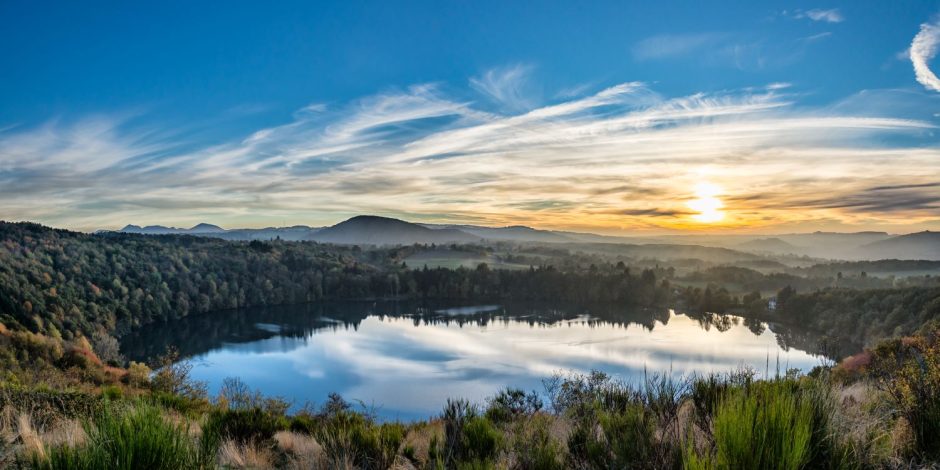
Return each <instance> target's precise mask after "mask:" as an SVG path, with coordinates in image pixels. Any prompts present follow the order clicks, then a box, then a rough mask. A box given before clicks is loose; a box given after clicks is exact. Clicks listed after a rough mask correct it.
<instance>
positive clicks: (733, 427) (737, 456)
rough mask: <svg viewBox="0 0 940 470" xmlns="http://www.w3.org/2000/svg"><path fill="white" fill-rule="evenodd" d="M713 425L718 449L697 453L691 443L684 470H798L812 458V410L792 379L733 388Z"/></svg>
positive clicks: (721, 402)
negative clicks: (717, 469) (716, 469)
mask: <svg viewBox="0 0 940 470" xmlns="http://www.w3.org/2000/svg"><path fill="white" fill-rule="evenodd" d="M712 426H713V431H712V435H713V439H714V447H713V448H712V449H710V450H708V451H707V452H706V453H705V454H704V455H699V454H698V453H697V452H696V450H695V449H694V447H693V446H692V445H691V444H690V445H689V446H688V447H687V448H686V449H685V452H684V454H685V455H684V457H685V462H684V463H685V467H686V468H764V469H798V468H802V467H803V466H805V465H806V464H807V463H808V462H809V459H810V457H811V440H812V434H813V410H812V407H811V405H810V403H809V402H808V400H804V399H801V397H800V394H799V393H797V389H796V385H795V383H794V382H793V381H792V380H778V381H773V382H761V383H755V384H753V385H752V386H751V387H736V388H732V389H730V390H729V391H728V392H727V393H726V394H725V395H724V396H723V397H722V398H721V400H720V401H719V404H718V406H717V409H716V412H715V416H714V419H713V423H712Z"/></svg>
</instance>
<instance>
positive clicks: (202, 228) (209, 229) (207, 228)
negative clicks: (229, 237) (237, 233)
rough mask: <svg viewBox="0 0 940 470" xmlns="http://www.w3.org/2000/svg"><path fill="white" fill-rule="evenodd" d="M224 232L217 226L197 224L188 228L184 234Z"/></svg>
mask: <svg viewBox="0 0 940 470" xmlns="http://www.w3.org/2000/svg"><path fill="white" fill-rule="evenodd" d="M224 231H225V229H224V228H222V227H219V226H218V225H212V224H206V223H202V224H198V225H196V226H194V227H192V228H190V229H189V230H187V231H186V232H187V233H220V232H224Z"/></svg>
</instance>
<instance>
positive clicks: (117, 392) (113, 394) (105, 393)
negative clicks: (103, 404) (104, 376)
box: [101, 385, 124, 401]
mask: <svg viewBox="0 0 940 470" xmlns="http://www.w3.org/2000/svg"><path fill="white" fill-rule="evenodd" d="M101 396H102V398H104V399H106V400H112V401H113V400H120V399H121V398H124V390H123V389H122V388H121V387H118V386H117V385H109V386H107V387H104V388H102V389H101Z"/></svg>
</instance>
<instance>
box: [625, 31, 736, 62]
mask: <svg viewBox="0 0 940 470" xmlns="http://www.w3.org/2000/svg"><path fill="white" fill-rule="evenodd" d="M726 37H727V35H726V34H723V33H694V34H660V35H656V36H652V37H649V38H646V39H644V40H642V41H640V42H639V43H637V44H636V45H635V46H634V47H633V57H635V58H636V59H638V60H647V59H661V58H667V57H680V56H684V55H687V54H691V53H694V52H697V51H699V50H701V49H703V48H706V47H708V46H710V45H714V44H716V43H718V42H721V41H723V40H724V39H725V38H726Z"/></svg>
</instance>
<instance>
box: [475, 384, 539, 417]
mask: <svg viewBox="0 0 940 470" xmlns="http://www.w3.org/2000/svg"><path fill="white" fill-rule="evenodd" d="M541 409H542V399H541V398H539V396H538V394H536V393H535V392H534V391H533V392H530V393H526V392H524V391H522V390H521V389H518V388H506V389H504V390H500V391H499V393H497V394H496V395H495V396H493V397H492V398H490V399H489V400H488V401H487V408H486V417H487V418H488V419H489V420H490V421H492V422H494V423H497V424H501V423H506V422H510V421H513V420H515V419H517V418H520V417H523V416H530V415H532V414H534V413H537V412H539V411H540V410H541Z"/></svg>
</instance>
